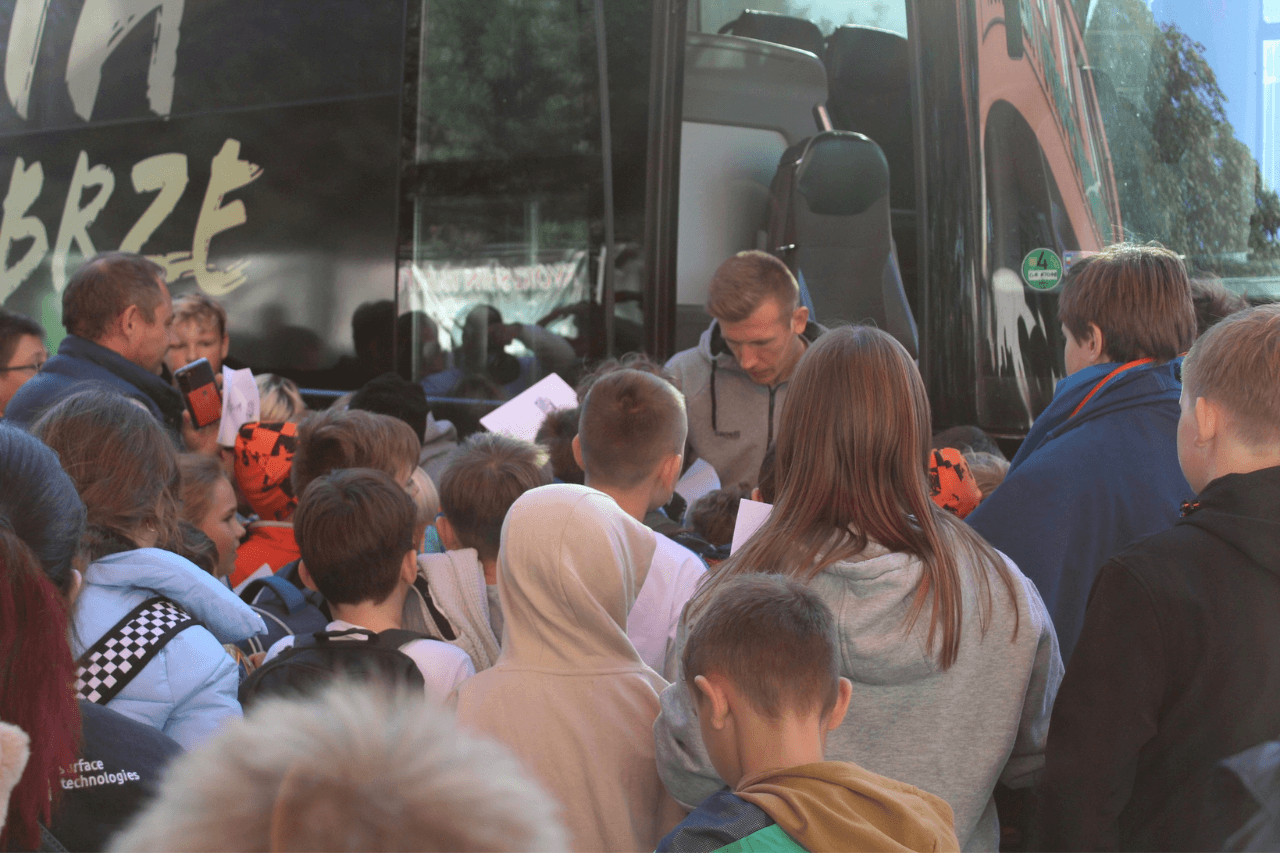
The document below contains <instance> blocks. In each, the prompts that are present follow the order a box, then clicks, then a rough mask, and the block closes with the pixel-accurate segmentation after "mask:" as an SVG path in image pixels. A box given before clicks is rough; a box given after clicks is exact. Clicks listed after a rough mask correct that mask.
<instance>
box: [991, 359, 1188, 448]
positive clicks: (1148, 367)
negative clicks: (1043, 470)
mask: <svg viewBox="0 0 1280 853" xmlns="http://www.w3.org/2000/svg"><path fill="white" fill-rule="evenodd" d="M1121 366H1122V365H1120V364H1117V363H1114V362H1113V363H1108V364H1095V365H1092V366H1090V367H1086V368H1084V369H1083V370H1078V371H1076V372H1075V373H1073V374H1071V375H1070V376H1068V377H1066V378H1064V379H1061V380H1059V381H1058V385H1057V388H1056V389H1054V394H1053V400H1052V402H1050V403H1049V406H1048V408H1046V409H1045V410H1044V411H1043V412H1041V413H1040V416H1039V417H1038V418H1036V422H1035V423H1034V424H1032V426H1031V431H1030V432H1028V433H1027V438H1026V440H1025V441H1023V443H1022V446H1021V447H1020V448H1018V453H1017V455H1015V456H1014V457H1013V461H1012V462H1011V463H1010V464H1009V471H1010V472H1012V471H1013V470H1014V469H1015V468H1017V467H1018V466H1019V465H1020V464H1022V461H1023V460H1024V459H1026V458H1027V457H1028V456H1030V455H1031V454H1032V453H1033V452H1035V450H1037V449H1038V448H1039V447H1040V446H1041V445H1043V444H1045V443H1047V442H1049V441H1052V440H1053V439H1055V438H1058V437H1060V436H1063V435H1066V434H1067V433H1068V432H1070V431H1072V430H1074V429H1079V428H1080V427H1082V426H1084V425H1085V424H1088V423H1091V422H1092V421H1095V420H1097V419H1099V418H1103V417H1107V416H1108V415H1111V414H1114V413H1116V412H1119V411H1123V410H1126V409H1136V408H1141V407H1144V406H1148V405H1151V404H1153V403H1158V402H1161V401H1169V400H1172V401H1173V402H1174V403H1175V404H1176V403H1177V400H1178V397H1179V395H1181V393H1182V383H1181V382H1180V381H1179V380H1178V378H1177V377H1176V375H1175V372H1176V371H1178V370H1180V369H1181V366H1182V359H1181V358H1176V359H1174V360H1173V361H1166V362H1152V363H1148V364H1142V365H1138V366H1136V367H1132V368H1129V369H1128V370H1125V371H1123V372H1121V373H1117V374H1116V375H1115V376H1112V377H1111V378H1110V379H1107V377H1108V376H1110V374H1111V373H1112V372H1114V371H1116V370H1117V369H1118V368H1120V367H1121ZM1103 380H1106V381H1105V382H1104V381H1103ZM1100 383H1101V384H1100ZM1095 388H1096V389H1097V390H1096V391H1095V390H1094V389H1095ZM1090 394H1092V396H1090ZM1081 404H1083V405H1081ZM1077 409H1078V411H1077Z"/></svg>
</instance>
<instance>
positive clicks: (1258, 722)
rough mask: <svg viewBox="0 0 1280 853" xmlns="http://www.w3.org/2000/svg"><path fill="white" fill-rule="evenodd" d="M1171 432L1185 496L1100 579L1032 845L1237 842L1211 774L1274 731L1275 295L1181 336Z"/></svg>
mask: <svg viewBox="0 0 1280 853" xmlns="http://www.w3.org/2000/svg"><path fill="white" fill-rule="evenodd" d="M1177 445H1178V460H1179V462H1180V464H1181V467H1182V471H1183V472H1184V473H1185V475H1186V478H1187V481H1188V482H1189V483H1190V484H1191V486H1192V488H1193V489H1194V490H1195V491H1196V492H1197V494H1196V497H1195V500H1194V501H1189V502H1187V503H1186V504H1184V506H1183V511H1182V512H1183V517H1182V518H1181V520H1179V521H1178V523H1177V524H1176V525H1175V526H1174V527H1173V528H1172V529H1170V530H1167V531H1164V532H1162V533H1157V534H1155V535H1153V536H1150V537H1148V538H1146V539H1143V540H1141V541H1139V542H1137V543H1135V544H1134V545H1132V546H1130V547H1129V548H1126V549H1125V550H1123V551H1121V552H1120V553H1118V554H1117V555H1115V556H1114V557H1113V558H1112V559H1111V560H1109V561H1108V562H1107V563H1106V564H1105V565H1104V566H1103V567H1102V569H1101V571H1100V572H1099V573H1098V579H1097V581H1096V582H1095V583H1094V585H1093V590H1092V592H1091V594H1090V597H1089V608H1088V611H1087V613H1086V615H1085V619H1084V627H1083V629H1082V631H1081V633H1080V641H1079V643H1078V644H1077V646H1076V653H1075V655H1074V656H1073V657H1072V659H1071V662H1070V664H1069V665H1068V666H1067V672H1066V676H1065V677H1064V678H1063V681H1062V687H1061V688H1060V689H1059V691H1058V698H1057V702H1056V704H1055V705H1054V709H1053V717H1052V721H1051V723H1050V726H1049V742H1048V749H1047V752H1046V759H1045V760H1046V764H1045V775H1044V779H1043V783H1042V786H1043V797H1042V805H1041V818H1042V832H1043V837H1042V838H1041V839H1040V845H1039V846H1040V847H1041V848H1042V849H1048V850H1086V849H1087V850H1104V849H1110V850H1116V849H1120V850H1173V849H1183V850H1223V849H1236V848H1234V847H1233V848H1227V847H1224V846H1222V845H1223V842H1224V840H1225V838H1226V834H1227V833H1230V832H1231V831H1233V830H1234V829H1235V827H1230V826H1226V827H1223V826H1221V825H1220V824H1221V818H1222V814H1221V812H1222V811H1223V810H1221V809H1218V808H1216V807H1214V806H1213V805H1212V804H1210V803H1209V802H1208V801H1207V799H1206V796H1205V794H1206V791H1207V790H1208V789H1209V784H1208V783H1209V781H1210V779H1211V777H1212V775H1213V772H1214V768H1215V766H1216V765H1217V764H1218V763H1219V762H1220V761H1222V760H1223V759H1226V758H1228V757H1229V756H1233V755H1236V754H1237V753H1240V752H1242V751H1244V750H1246V749H1249V748H1251V747H1253V746H1255V745H1257V744H1260V743H1262V742H1263V741H1269V740H1274V739H1275V736H1276V733H1277V732H1280V621H1278V620H1277V619H1276V613H1277V612H1280V305H1271V306H1267V307H1261V308H1254V309H1252V310H1248V311H1243V312H1240V313H1238V314H1234V315H1232V316H1231V317H1228V318H1227V319H1225V320H1223V321H1222V322H1220V323H1218V324H1217V325H1216V326H1213V327H1212V328H1210V329H1209V331H1207V332H1206V333H1205V334H1204V336H1203V337H1201V338H1200V339H1199V341H1197V342H1196V344H1195V346H1193V347H1192V348H1191V352H1190V353H1189V354H1188V355H1187V357H1186V360H1185V362H1184V366H1183V389H1182V399H1181V417H1180V420H1179V424H1178V439H1177ZM1002 488H1003V487H1002ZM997 493H998V492H997ZM1214 832H1217V833H1218V834H1217V835H1214V834H1213V833H1214Z"/></svg>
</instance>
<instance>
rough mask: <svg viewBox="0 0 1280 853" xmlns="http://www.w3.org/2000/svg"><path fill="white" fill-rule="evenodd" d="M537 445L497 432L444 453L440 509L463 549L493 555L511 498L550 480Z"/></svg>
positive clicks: (477, 436) (543, 453)
mask: <svg viewBox="0 0 1280 853" xmlns="http://www.w3.org/2000/svg"><path fill="white" fill-rule="evenodd" d="M546 465H547V454H546V451H544V450H543V449H542V448H541V447H538V445H536V444H531V443H530V442H527V441H522V440H521V439H518V438H511V437H510V436H506V435H499V434H497V433H489V432H484V433H476V434H475V435H473V436H471V437H470V438H468V439H467V440H466V441H464V442H463V443H462V444H461V445H459V446H458V448H457V449H456V450H454V451H453V453H452V454H451V455H450V456H449V462H448V464H447V465H446V466H445V469H444V471H443V472H442V473H441V474H440V509H441V511H442V512H444V514H445V516H447V517H448V519H449V523H450V524H451V525H453V532H454V534H455V535H457V537H458V540H459V543H460V544H461V545H462V547H463V548H475V549H476V553H478V554H479V555H480V559H481V560H495V559H497V557H498V546H499V544H500V542H501V540H502V521H503V519H505V518H506V517H507V511H508V510H510V509H511V505H512V504H513V503H515V502H516V498H518V497H520V496H521V495H523V494H524V493H525V492H527V491H529V490H530V489H536V488H538V487H539V486H545V485H547V484H548V483H550V482H551V473H550V472H549V471H547V468H546Z"/></svg>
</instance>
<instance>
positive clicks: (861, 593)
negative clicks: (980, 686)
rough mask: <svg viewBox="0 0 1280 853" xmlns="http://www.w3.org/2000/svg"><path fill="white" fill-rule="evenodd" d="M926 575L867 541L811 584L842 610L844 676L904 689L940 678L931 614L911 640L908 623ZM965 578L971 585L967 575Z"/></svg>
mask: <svg viewBox="0 0 1280 853" xmlns="http://www.w3.org/2000/svg"><path fill="white" fill-rule="evenodd" d="M922 573H923V564H922V563H921V562H920V560H919V559H917V558H916V557H913V556H911V555H910V554H904V553H902V552H899V551H889V550H888V549H886V548H885V547H883V546H882V545H879V544H878V543H875V542H868V543H867V547H866V548H865V549H864V550H863V552H862V553H861V554H859V555H858V556H857V557H854V558H852V559H849V560H842V561H840V562H837V563H833V564H832V565H830V566H828V567H827V568H826V569H824V570H823V571H821V572H819V573H818V575H817V576H815V577H814V578H813V580H812V581H810V586H811V587H812V588H813V589H815V590H816V591H817V592H818V593H819V594H820V595H822V597H823V599H824V600H825V601H826V602H827V603H828V604H829V605H831V606H832V607H833V609H838V610H839V612H838V613H836V614H835V615H836V619H837V620H838V621H839V623H840V643H841V649H840V660H841V669H842V672H841V674H842V675H845V676H847V677H848V678H851V679H853V680H854V682H855V683H861V684H906V683H908V682H913V681H919V680H921V679H926V678H930V677H931V676H933V675H935V674H936V673H937V668H938V665H937V656H936V654H930V653H929V652H928V651H927V650H926V647H925V639H926V636H927V634H928V629H929V614H928V612H927V609H926V612H924V613H923V614H922V616H921V618H919V619H917V620H916V623H915V625H914V626H913V627H912V629H911V632H910V635H908V634H907V629H906V626H905V624H904V618H905V616H906V614H907V611H908V610H909V609H910V607H911V601H912V599H913V598H914V597H915V594H916V589H917V588H918V587H919V585H920V578H921V575H922ZM962 577H965V578H966V580H965V582H966V583H968V582H969V581H968V579H967V573H965V574H964V575H962ZM965 615H966V617H967V616H968V614H967V613H966V614H965ZM912 640H914V641H912Z"/></svg>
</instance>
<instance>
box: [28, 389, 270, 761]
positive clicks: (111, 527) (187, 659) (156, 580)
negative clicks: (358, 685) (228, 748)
mask: <svg viewBox="0 0 1280 853" xmlns="http://www.w3.org/2000/svg"><path fill="white" fill-rule="evenodd" d="M33 432H34V433H35V435H36V437H37V438H39V439H40V440H41V441H43V442H44V443H45V444H47V445H48V446H49V447H50V448H52V449H53V450H54V451H55V452H56V453H57V454H58V458H59V460H60V461H61V463H62V467H63V469H64V470H65V471H66V473H67V475H68V476H69V477H70V478H71V482H72V483H73V484H74V485H75V489H76V491H77V492H78V493H79V494H80V499H81V500H82V501H84V506H85V509H86V512H87V525H86V532H85V537H84V543H85V548H86V550H87V551H88V559H89V561H90V562H89V565H88V567H87V568H86V569H85V571H84V584H83V586H82V588H81V591H80V594H79V596H78V598H77V601H76V607H75V609H74V611H73V614H72V615H73V622H72V624H73V629H74V630H73V634H72V641H73V651H74V652H75V654H76V655H77V656H79V655H83V654H85V653H86V651H92V650H94V649H95V648H96V647H97V646H98V644H99V642H100V641H101V640H102V638H104V637H107V636H108V635H110V634H113V633H118V629H120V627H121V626H122V625H124V624H125V623H127V622H129V620H131V619H133V620H135V621H134V622H133V624H134V625H137V624H141V623H139V622H138V621H137V620H138V619H145V620H146V625H147V626H148V634H147V635H148V636H150V635H152V634H161V633H163V634H164V636H165V637H167V639H165V640H163V642H162V644H159V647H158V650H156V649H154V648H144V647H142V646H141V645H140V644H138V643H136V642H135V643H133V644H132V645H129V644H123V645H127V646H128V650H129V651H131V652H133V653H134V660H133V661H132V665H131V666H130V667H129V672H130V673H131V674H132V673H136V675H134V676H133V677H132V679H131V680H129V681H128V682H127V684H125V685H124V686H123V687H120V686H118V685H119V680H118V679H117V680H113V681H111V682H108V683H107V687H106V688H105V689H101V690H99V689H97V688H96V687H93V685H91V684H89V682H88V679H86V689H85V690H84V691H82V692H85V693H86V694H87V695H86V698H89V699H91V700H92V701H101V702H103V703H105V704H106V706H107V707H108V708H111V709H112V710H114V711H117V712H119V713H121V714H123V715H124V716H126V717H130V718H132V719H134V720H136V721H138V722H140V723H143V724H145V725H149V726H152V727H154V728H157V729H159V730H160V731H162V732H164V733H165V734H167V735H168V736H169V737H171V738H173V739H174V740H176V741H177V742H178V743H179V744H181V745H182V746H183V747H186V748H188V749H189V748H191V747H193V746H195V745H196V744H198V743H199V742H200V741H201V740H203V739H204V738H206V737H208V736H209V735H211V734H213V732H214V731H216V730H217V728H218V727H219V726H220V725H221V724H222V723H223V722H224V721H226V720H228V719H230V718H234V717H239V716H240V703H239V701H238V700H237V698H236V695H237V690H238V688H239V674H238V670H237V667H236V662H235V661H234V660H232V658H231V657H230V656H228V655H227V653H226V651H225V650H224V649H223V647H222V644H223V643H236V642H239V641H241V640H244V639H247V638H249V637H252V636H254V635H256V634H259V633H262V632H263V631H265V630H266V626H265V625H263V624H262V619H261V617H259V616H258V614H257V613H255V612H254V610H253V609H252V608H250V607H249V606H248V605H247V604H245V603H243V602H242V601H240V599H239V598H237V597H236V595H235V594H234V593H233V592H232V591H231V590H230V589H228V588H227V587H226V586H225V585H224V584H222V583H221V582H220V581H218V580H216V579H214V578H213V577H212V576H211V575H209V574H206V573H205V572H203V571H201V570H200V569H198V568H197V567H196V566H195V565H194V564H192V563H191V562H190V561H189V560H187V559H185V558H183V557H180V556H178V555H177V554H176V553H174V552H173V551H172V550H167V549H176V548H177V547H178V542H177V532H178V518H179V514H178V511H179V506H178V502H179V488H180V482H181V481H180V477H179V469H178V458H177V451H176V450H175V448H174V446H173V444H172V443H171V441H170V440H169V437H168V435H167V434H166V433H165V431H164V429H163V427H161V426H160V423H159V422H158V421H157V420H156V419H155V418H154V417H152V415H151V414H150V413H149V412H147V411H145V410H143V409H142V408H140V407H138V406H137V405H135V404H134V403H133V402H131V401H130V400H128V399H126V398H124V397H122V396H121V395H119V394H116V393H113V392H111V391H107V390H87V391H80V392H78V393H76V394H72V395H71V396H69V397H67V398H66V399H65V400H63V401H62V402H60V403H58V404H57V405H56V406H54V407H53V408H51V409H49V410H48V411H47V412H46V413H45V414H44V415H43V416H42V417H41V418H40V420H39V421H37V422H36V424H35V426H34V427H33ZM135 617H136V618H135ZM154 626H161V627H162V628H163V630H161V629H160V628H155V629H154V630H150V629H151V628H154ZM130 630H131V631H132V632H133V633H134V634H137V633H138V629H136V628H133V629H130ZM112 665H113V664H110V663H108V664H104V666H106V667H108V668H110V666H112ZM90 688H92V689H90Z"/></svg>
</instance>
